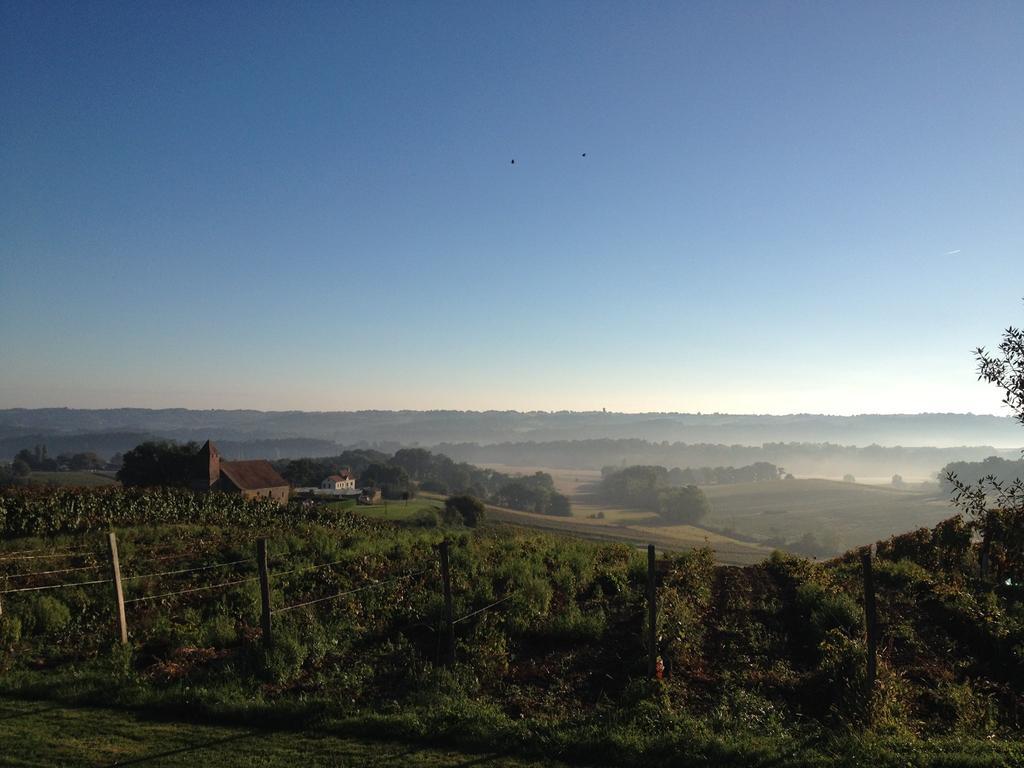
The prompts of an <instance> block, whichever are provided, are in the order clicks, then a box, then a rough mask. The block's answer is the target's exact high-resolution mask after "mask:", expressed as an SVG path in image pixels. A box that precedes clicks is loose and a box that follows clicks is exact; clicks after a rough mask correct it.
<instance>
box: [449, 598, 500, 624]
mask: <svg viewBox="0 0 1024 768" xmlns="http://www.w3.org/2000/svg"><path fill="white" fill-rule="evenodd" d="M513 595H515V593H514V592H513V593H512V594H511V595H505V596H504V597H503V598H501V600H495V601H494V602H493V603H491V604H490V605H485V606H484V607H483V608H478V609H477V610H475V611H472V612H470V613H467V614H466V615H465V616H463V617H461V618H458V619H455V621H453V622H452V624H458V623H459V622H460V621H465V620H466V619H471V618H473V617H474V616H476V615H477V614H478V613H483V612H484V611H489V610H491V608H494V607H495V606H496V605H501V604H502V603H504V602H505V601H506V600H511V599H512V597H513Z"/></svg>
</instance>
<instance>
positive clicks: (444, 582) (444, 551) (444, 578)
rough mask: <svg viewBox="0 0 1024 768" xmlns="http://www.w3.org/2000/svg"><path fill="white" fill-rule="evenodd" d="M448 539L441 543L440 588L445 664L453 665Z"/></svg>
mask: <svg viewBox="0 0 1024 768" xmlns="http://www.w3.org/2000/svg"><path fill="white" fill-rule="evenodd" d="M448 546H449V544H448V539H445V540H444V541H442V542H441V547H440V551H441V586H442V588H443V590H444V623H445V629H446V631H447V634H448V649H447V651H448V652H447V654H446V656H445V664H446V665H448V666H451V665H454V664H455V616H454V614H453V612H452V582H451V572H450V570H449V564H448Z"/></svg>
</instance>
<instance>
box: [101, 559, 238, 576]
mask: <svg viewBox="0 0 1024 768" xmlns="http://www.w3.org/2000/svg"><path fill="white" fill-rule="evenodd" d="M254 562H256V560H255V558H252V557H246V558H243V559H242V560H231V561H230V562H227V563H214V564H213V565H200V566H196V567H195V568H179V569H178V570H175V571H159V572H157V573H139V574H136V575H134V576H122V577H121V581H133V580H138V579H153V578H156V577H157V576H175V575H177V574H179V573H197V572H198V571H209V570H213V569H214V568H227V567H228V566H230V565H239V564H241V563H254Z"/></svg>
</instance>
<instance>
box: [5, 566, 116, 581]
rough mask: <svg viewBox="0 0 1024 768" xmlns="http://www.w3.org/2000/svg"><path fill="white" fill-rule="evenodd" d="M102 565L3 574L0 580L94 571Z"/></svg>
mask: <svg viewBox="0 0 1024 768" xmlns="http://www.w3.org/2000/svg"><path fill="white" fill-rule="evenodd" d="M105 567H106V566H104V565H80V566H78V567H76V568H59V569H58V570H56V571H26V572H25V573H3V574H0V579H25V578H28V577H29V576H56V575H57V574H58V573H73V572H74V571H96V570H99V569H100V568H105Z"/></svg>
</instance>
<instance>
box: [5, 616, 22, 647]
mask: <svg viewBox="0 0 1024 768" xmlns="http://www.w3.org/2000/svg"><path fill="white" fill-rule="evenodd" d="M20 640H21V619H19V618H18V617H17V616H0V649H6V648H10V647H11V646H13V645H17V643H18V641H20Z"/></svg>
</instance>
